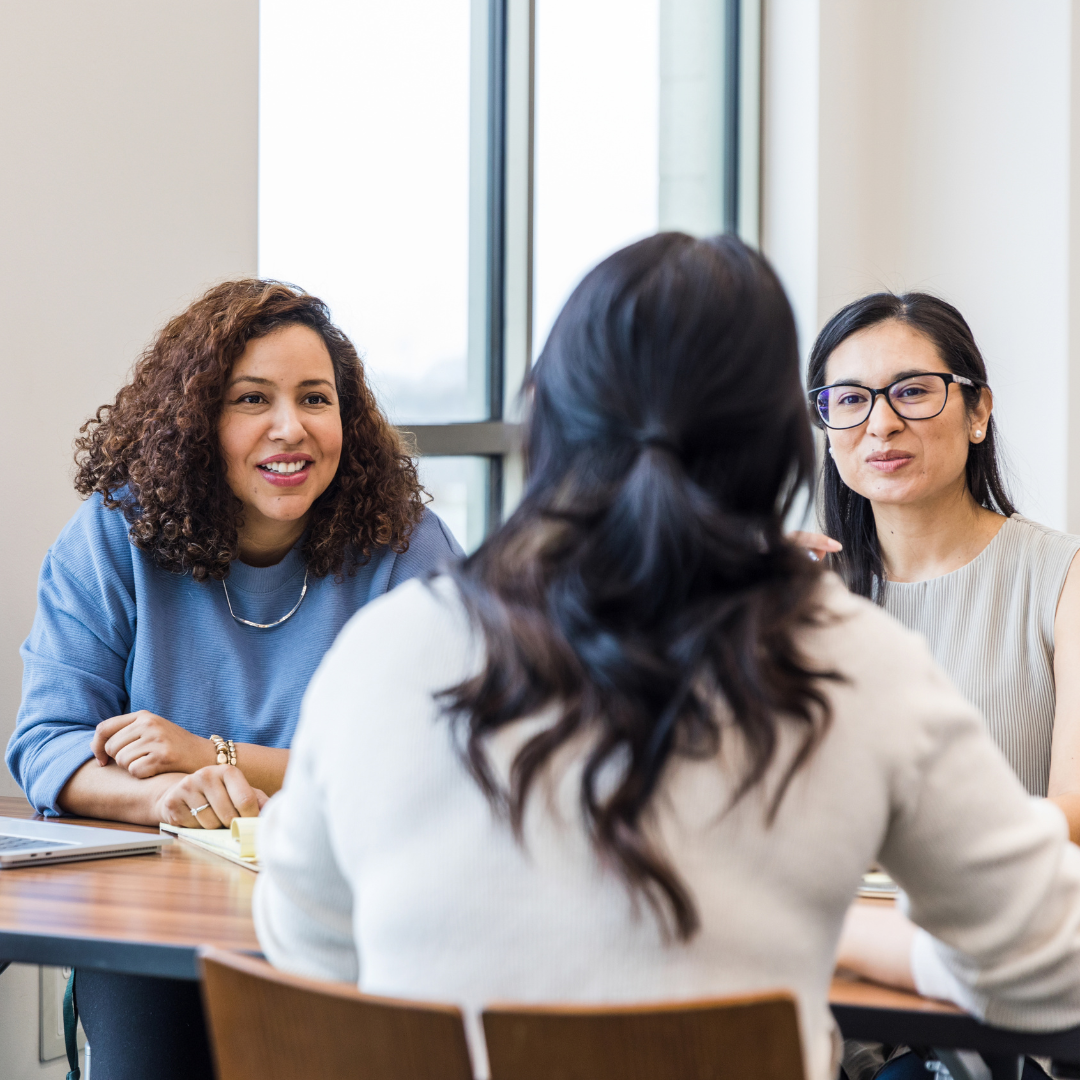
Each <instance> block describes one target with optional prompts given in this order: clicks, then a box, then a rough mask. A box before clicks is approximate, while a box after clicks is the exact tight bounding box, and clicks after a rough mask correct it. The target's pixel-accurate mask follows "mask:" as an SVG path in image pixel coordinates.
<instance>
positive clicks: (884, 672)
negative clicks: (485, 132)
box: [312, 574, 979, 756]
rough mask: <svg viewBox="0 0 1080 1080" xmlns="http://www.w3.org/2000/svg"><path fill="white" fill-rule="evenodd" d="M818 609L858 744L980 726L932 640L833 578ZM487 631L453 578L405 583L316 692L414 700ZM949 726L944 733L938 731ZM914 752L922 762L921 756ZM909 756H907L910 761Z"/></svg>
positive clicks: (807, 653) (843, 719)
mask: <svg viewBox="0 0 1080 1080" xmlns="http://www.w3.org/2000/svg"><path fill="white" fill-rule="evenodd" d="M818 599H819V607H818V613H817V615H816V617H815V620H814V622H813V624H812V625H810V626H807V627H804V628H803V629H802V630H801V631H799V633H798V639H797V640H798V646H799V649H800V652H801V654H802V656H803V659H804V661H805V662H806V663H807V664H808V665H809V666H810V667H812V668H813V669H814V670H816V671H821V672H834V673H836V674H837V675H838V676H839V678H838V679H835V680H828V679H826V680H823V682H822V686H823V688H824V689H825V691H826V693H827V695H828V697H829V699H830V704H831V705H832V707H833V713H834V719H835V722H836V723H837V724H839V726H841V727H846V728H849V729H851V730H856V731H857V732H858V733H859V734H858V736H857V737H858V739H859V741H863V739H867V740H871V741H881V742H882V748H883V749H884V748H885V746H886V745H888V744H891V745H892V746H893V747H894V748H895V749H897V750H898V749H899V747H900V746H901V745H902V744H907V746H908V747H909V749H915V747H914V746H913V745H912V743H911V740H910V738H909V737H908V735H907V734H905V733H910V731H911V729H912V728H913V727H916V728H922V729H923V730H924V732H925V733H926V734H927V735H928V736H929V738H928V739H920V740H918V742H919V743H920V744H921V746H922V750H923V751H925V752H932V744H933V743H934V742H936V741H937V738H936V736H935V735H934V734H933V729H937V732H936V734H937V736H941V735H944V734H945V730H944V729H945V728H951V727H952V726H953V725H955V724H957V723H959V724H961V725H970V724H972V723H975V724H978V722H979V716H978V713H977V711H976V710H975V709H974V708H973V707H972V706H971V705H970V704H968V703H967V702H966V701H965V700H964V698H963V697H962V696H961V695H960V693H959V692H958V691H957V690H956V689H955V688H954V687H953V686H952V684H951V683H950V682H949V680H948V679H947V678H946V677H945V675H944V674H943V673H942V672H941V671H940V669H939V668H938V666H937V664H936V663H935V661H934V660H933V657H932V656H931V655H930V651H929V649H928V647H927V646H926V643H925V642H924V641H923V639H922V638H921V637H920V636H919V635H918V634H915V633H913V632H912V631H909V630H907V629H906V628H904V627H903V626H901V625H900V623H898V622H897V621H896V620H895V619H893V618H892V617H891V616H890V615H889V614H887V613H886V612H885V611H884V610H883V609H881V608H880V607H878V606H877V605H875V604H873V603H871V602H870V601H868V600H864V599H862V598H861V597H856V596H853V595H852V594H851V593H849V592H848V591H847V589H846V588H845V587H844V585H843V584H842V582H841V581H840V579H839V578H837V577H836V576H835V575H833V574H825V575H823V576H822V579H821V583H820V586H819V594H818ZM482 655H483V635H482V634H480V633H479V632H478V630H477V628H476V627H475V626H474V625H473V623H472V621H471V620H470V617H469V615H468V613H467V611H466V609H465V605H464V603H463V602H462V599H461V596H460V593H459V591H458V587H457V585H456V584H455V582H454V581H453V579H452V578H451V577H450V576H449V575H441V576H439V577H435V578H429V579H426V580H421V579H416V580H412V581H408V582H405V583H404V584H403V585H400V586H399V587H398V588H396V589H394V590H393V591H392V592H390V593H388V594H387V595H385V596H383V597H380V598H379V599H377V600H374V601H372V602H371V603H370V604H368V605H366V606H365V607H363V608H362V609H361V610H360V611H358V612H357V613H356V615H354V616H353V618H352V619H351V620H350V621H349V623H348V624H347V625H346V627H345V628H344V630H342V632H341V634H340V635H339V637H338V639H337V641H336V642H335V644H334V646H333V648H332V649H331V650H330V652H329V653H328V654H327V656H326V658H325V660H324V662H323V664H322V666H321V667H320V670H319V672H318V674H317V675H316V677H315V680H313V683H312V693H314V694H318V693H325V692H328V691H329V692H333V691H334V690H340V691H341V693H342V694H343V695H345V694H348V695H351V696H354V695H355V687H356V686H357V685H358V684H361V685H364V686H365V690H366V694H367V695H371V694H378V693H380V692H383V693H388V694H393V695H395V696H400V695H403V694H407V695H417V698H416V700H417V701H419V696H423V697H425V699H427V700H429V699H430V695H431V693H432V692H433V690H441V689H444V688H445V687H446V686H450V685H455V684H456V683H458V682H460V681H461V680H462V679H464V678H467V677H468V676H469V675H470V674H472V673H473V672H474V671H476V670H479V666H480V662H481V659H482ZM942 725H944V728H943V727H942ZM916 752H917V756H921V754H918V751H916ZM905 756H906V755H905Z"/></svg>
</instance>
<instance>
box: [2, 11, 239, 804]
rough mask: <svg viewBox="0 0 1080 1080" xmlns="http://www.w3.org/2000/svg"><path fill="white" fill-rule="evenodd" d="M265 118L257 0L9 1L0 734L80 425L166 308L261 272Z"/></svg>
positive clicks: (6, 728)
mask: <svg viewBox="0 0 1080 1080" xmlns="http://www.w3.org/2000/svg"><path fill="white" fill-rule="evenodd" d="M257 128H258V2H257V0H184V2H183V3H176V2H174V0H108V3H92V4H88V3H86V2H85V0H48V2H47V3H40V2H34V0H25V2H22V3H19V2H9V3H5V4H3V5H0V146H2V147H3V150H2V154H3V162H4V164H3V168H2V169H0V379H2V385H3V387H4V391H5V398H6V408H5V410H4V414H5V415H4V419H5V426H6V429H7V431H8V434H9V440H8V445H9V454H10V455H11V457H10V461H11V464H10V466H9V467H10V469H11V473H10V474H9V477H10V478H9V481H8V485H9V486H8V494H7V498H6V504H7V509H6V510H5V511H4V512H3V513H2V515H0V597H2V599H3V604H2V608H3V617H2V618H0V741H3V742H6V740H7V737H8V735H9V734H10V731H11V727H12V725H13V722H14V717H15V712H16V710H17V709H18V705H19V683H20V679H21V671H22V669H21V664H20V662H19V658H18V646H19V643H20V642H21V641H22V640H23V638H24V637H25V636H26V633H27V631H28V629H29V627H30V622H31V620H32V618H33V613H34V585H35V578H36V576H37V572H38V568H39V566H40V564H41V559H42V556H43V555H44V554H45V551H46V549H47V548H48V546H49V544H50V543H51V542H52V541H53V539H54V538H55V537H56V534H57V533H58V532H59V530H60V528H61V527H62V526H63V524H64V522H65V521H66V520H67V519H68V517H69V516H70V515H71V513H72V512H73V511H74V509H75V507H76V506H77V498H78V497H77V496H76V494H75V492H74V491H73V489H72V487H71V483H70V474H71V441H72V438H73V437H74V436H75V434H76V431H77V429H78V427H79V425H80V424H81V423H82V421H83V420H84V419H85V418H86V417H87V416H88V415H89V414H90V413H92V412H93V411H94V409H95V408H96V407H97V406H98V405H100V404H102V403H103V402H106V401H109V400H110V399H111V398H112V397H113V395H114V393H115V391H116V389H117V387H118V386H119V385H120V384H121V382H122V381H123V379H124V377H125V374H126V372H127V371H128V369H129V367H130V365H131V363H132V361H133V360H134V359H135V357H136V355H137V354H138V352H139V350H140V349H141V348H142V346H143V345H144V344H145V343H146V341H147V340H148V339H149V338H150V337H151V335H152V334H153V332H154V329H155V328H156V327H157V326H158V325H160V324H161V322H162V321H163V320H164V319H165V318H166V317H167V316H169V315H170V314H171V313H173V312H175V311H176V310H177V309H178V308H181V307H182V306H183V305H184V303H185V302H186V301H187V300H188V299H189V298H190V297H192V296H193V295H195V294H197V293H198V292H199V291H200V290H201V289H202V288H203V287H204V286H206V285H207V284H208V283H210V282H212V281H215V280H217V279H220V278H224V277H230V276H236V275H245V274H254V273H255V270H256V186H257V166H258V162H257ZM2 776H3V780H2V782H0V793H4V794H6V793H11V792H13V791H14V790H16V789H15V788H14V785H13V783H12V781H11V779H10V777H9V776H8V775H7V772H6V770H3V773H2Z"/></svg>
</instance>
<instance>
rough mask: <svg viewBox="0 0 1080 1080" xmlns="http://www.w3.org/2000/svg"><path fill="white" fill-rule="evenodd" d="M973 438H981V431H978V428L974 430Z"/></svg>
mask: <svg viewBox="0 0 1080 1080" xmlns="http://www.w3.org/2000/svg"><path fill="white" fill-rule="evenodd" d="M975 438H976V439H981V438H982V432H981V431H979V430H978V429H976V431H975Z"/></svg>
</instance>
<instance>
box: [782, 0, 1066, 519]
mask: <svg viewBox="0 0 1080 1080" xmlns="http://www.w3.org/2000/svg"><path fill="white" fill-rule="evenodd" d="M766 10H767V20H766V43H765V137H764V138H765V143H764V145H765V151H764V154H765V164H764V169H765V182H764V185H763V191H764V207H763V217H764V237H763V246H764V248H765V250H766V252H767V253H768V254H770V256H771V257H772V258H773V259H774V261H775V263H776V264H777V267H778V269H779V270H780V273H781V275H782V277H783V278H784V279H785V282H786V283H787V284H788V287H789V289H790V291H791V293H792V298H793V301H794V303H795V306H796V309H797V312H798V314H799V321H800V330H801V332H802V335H803V348H804V351H805V350H808V348H809V345H810V344H811V342H812V336H813V334H814V333H816V331H817V330H818V329H819V328H820V326H821V325H822V323H823V322H824V321H825V320H826V319H827V318H828V316H829V315H830V314H832V312H834V311H835V310H836V309H837V308H838V307H840V306H842V305H843V304H844V303H846V302H848V301H849V300H851V299H854V298H855V297H857V296H859V295H861V294H863V293H865V292H870V291H876V290H879V289H882V288H889V289H894V290H911V289H924V290H927V291H930V292H934V293H936V294H938V295H940V296H943V297H944V298H946V299H947V300H949V301H951V302H952V303H954V304H956V305H957V306H958V307H959V308H960V310H961V311H962V312H963V313H964V315H965V316H966V318H967V319H968V321H969V323H970V324H971V326H972V329H973V330H974V332H975V336H976V339H977V340H978V342H979V344H980V346H981V348H982V350H983V352H984V355H985V357H986V361H987V365H988V367H989V370H990V377H991V382H992V386H993V389H994V391H995V394H996V402H997V416H998V421H999V423H1000V425H1001V429H1002V433H1003V435H1004V441H1005V445H1006V449H1007V452H1008V455H1009V459H1010V463H1011V464H1012V466H1013V473H1014V477H1015V479H1014V483H1013V491H1014V496H1015V497H1016V501H1017V502H1018V504H1019V507H1020V509H1021V511H1022V512H1024V513H1026V514H1028V515H1030V516H1032V517H1034V518H1036V519H1038V520H1040V521H1043V522H1045V523H1047V524H1049V525H1052V526H1054V527H1057V528H1066V527H1069V528H1071V529H1073V530H1074V531H1080V497H1078V496H1080V483H1078V482H1077V478H1076V474H1077V471H1078V469H1080V455H1078V454H1077V453H1072V454H1070V437H1072V438H1076V436H1071V435H1070V423H1069V420H1070V415H1071V412H1072V410H1071V409H1070V407H1069V402H1070V395H1072V394H1075V393H1076V382H1077V375H1078V373H1080V356H1075V355H1074V354H1075V353H1076V334H1075V333H1074V332H1073V331H1072V327H1071V321H1070V320H1071V315H1070V312H1071V308H1070V303H1069V301H1070V288H1075V287H1076V281H1075V275H1074V276H1072V277H1070V270H1071V266H1072V261H1073V259H1074V258H1075V255H1076V253H1077V251H1078V250H1080V249H1078V248H1077V243H1076V241H1075V240H1074V239H1072V238H1071V236H1070V230H1071V229H1072V228H1073V222H1074V217H1073V214H1072V200H1073V195H1072V192H1073V190H1074V189H1076V188H1078V185H1080V178H1078V177H1077V173H1076V171H1075V169H1074V168H1073V166H1072V163H1071V157H1072V155H1073V154H1076V153H1077V152H1078V148H1077V146H1076V139H1075V137H1074V135H1073V133H1072V130H1071V125H1072V124H1073V123H1075V122H1076V117H1075V113H1074V110H1073V108H1072V102H1073V101H1074V100H1080V99H1077V98H1076V97H1075V95H1074V91H1073V87H1072V82H1073V80H1074V78H1075V77H1076V76H1075V72H1076V68H1077V63H1078V61H1080V52H1078V51H1077V49H1076V46H1075V45H1074V43H1073V41H1072V35H1073V30H1074V19H1075V15H1074V4H1073V3H1072V2H1071V0H1040V2H1039V3H1037V4H1033V3H1031V2H1030V0H875V2H874V3H867V2H866V0H772V2H771V3H769V4H767V5H766ZM1076 426H1077V427H1080V423H1078V424H1077V425H1076ZM1077 449H1080V448H1077ZM1070 457H1071V458H1072V462H1070Z"/></svg>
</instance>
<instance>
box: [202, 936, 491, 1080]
mask: <svg viewBox="0 0 1080 1080" xmlns="http://www.w3.org/2000/svg"><path fill="white" fill-rule="evenodd" d="M201 955H202V991H203V1005H204V1009H205V1011H206V1018H207V1021H208V1027H209V1029H210V1043H211V1047H212V1049H213V1052H214V1059H215V1062H216V1064H217V1076H218V1080H346V1078H348V1080H472V1076H473V1074H472V1065H471V1063H470V1060H469V1051H468V1047H467V1045H466V1043H465V1027H464V1024H463V1022H462V1018H461V1012H460V1011H459V1010H458V1009H455V1008H452V1007H449V1006H445V1005H426V1004H421V1003H418V1002H413V1001H398V1000H395V999H392V998H379V997H372V996H370V995H367V994H362V993H360V991H359V990H357V989H356V988H355V987H352V986H347V985H342V984H340V983H327V982H319V981H317V980H314V979H304V978H300V977H299V976H296V975H288V974H286V973H285V972H282V971H278V970H277V969H276V968H273V967H271V966H270V965H269V964H268V963H266V962H265V961H263V960H256V959H254V958H252V957H249V956H243V955H241V954H239V953H231V952H225V951H223V950H219V949H205V950H203V952H202V954H201Z"/></svg>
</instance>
